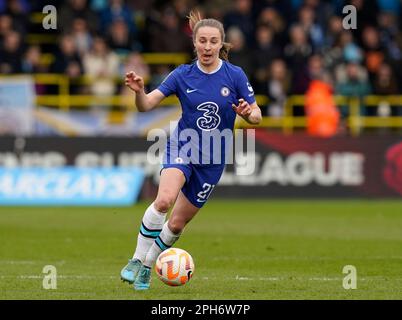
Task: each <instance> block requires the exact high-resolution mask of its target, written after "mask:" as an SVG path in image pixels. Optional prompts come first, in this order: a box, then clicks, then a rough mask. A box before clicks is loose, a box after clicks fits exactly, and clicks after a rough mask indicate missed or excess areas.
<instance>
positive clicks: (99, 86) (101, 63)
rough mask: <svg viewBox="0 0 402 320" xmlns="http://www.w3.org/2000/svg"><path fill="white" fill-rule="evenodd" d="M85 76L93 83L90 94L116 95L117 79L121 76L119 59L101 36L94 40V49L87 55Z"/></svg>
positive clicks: (85, 58) (85, 57)
mask: <svg viewBox="0 0 402 320" xmlns="http://www.w3.org/2000/svg"><path fill="white" fill-rule="evenodd" d="M83 62H84V63H83V64H84V71H85V74H86V75H88V76H90V77H91V78H92V80H95V79H96V81H93V83H92V85H91V86H90V92H91V94H94V95H100V96H108V95H114V94H115V91H116V86H115V77H116V76H118V74H119V58H118V56H117V55H116V53H114V52H112V51H110V49H109V47H108V46H107V44H106V41H105V40H104V39H103V38H102V37H99V36H96V37H95V38H94V41H93V44H92V49H91V50H90V52H88V53H87V54H85V56H84V60H83Z"/></svg>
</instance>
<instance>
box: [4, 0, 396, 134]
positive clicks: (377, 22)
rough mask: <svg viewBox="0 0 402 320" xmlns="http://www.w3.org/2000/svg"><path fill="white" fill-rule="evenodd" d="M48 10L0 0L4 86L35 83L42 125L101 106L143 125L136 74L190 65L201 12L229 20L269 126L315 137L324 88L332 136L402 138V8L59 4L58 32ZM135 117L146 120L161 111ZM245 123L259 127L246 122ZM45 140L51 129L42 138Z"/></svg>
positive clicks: (151, 79)
mask: <svg viewBox="0 0 402 320" xmlns="http://www.w3.org/2000/svg"><path fill="white" fill-rule="evenodd" d="M46 2H47V1H35V3H32V2H30V1H26V0H1V1H0V43H1V45H0V71H1V78H2V79H4V78H5V77H7V78H8V79H13V78H18V77H21V76H26V75H29V76H31V77H32V79H33V81H34V83H35V91H36V92H35V95H36V98H35V99H36V101H35V116H36V119H35V120H36V121H37V122H38V123H39V126H38V127H37V128H40V127H41V125H40V124H41V123H42V124H43V121H45V122H46V119H48V117H49V116H50V114H54V113H57V112H62V113H63V117H70V118H71V119H70V121H72V123H74V121H75V119H76V118H77V115H78V117H80V119H82V118H83V113H85V114H86V116H88V115H89V116H90V115H94V114H95V113H96V112H97V110H98V111H99V110H102V111H103V112H106V114H107V117H108V121H110V122H111V123H115V124H117V125H118V124H119V123H122V122H124V119H126V118H127V117H133V114H135V106H134V102H133V98H132V95H131V93H129V92H128V91H127V90H126V89H125V88H124V86H123V84H122V79H123V75H124V73H125V72H126V71H127V70H130V69H135V70H138V72H139V73H140V74H142V75H143V76H144V77H145V79H146V84H147V89H148V90H152V89H153V88H155V87H156V86H157V85H158V84H159V83H160V82H161V80H162V79H163V78H164V77H165V76H166V75H167V74H169V72H170V71H171V70H172V69H173V68H174V67H176V66H177V65H179V64H182V63H190V62H191V61H192V59H193V53H192V45H191V34H190V30H189V28H188V26H187V23H186V15H187V14H188V12H189V11H190V9H191V8H194V7H198V8H199V9H200V10H201V11H202V12H203V13H204V15H205V16H208V17H214V18H218V19H220V20H221V21H223V22H224V25H225V28H226V32H227V38H228V41H230V42H231V43H232V44H233V48H232V51H231V54H230V56H229V59H230V60H231V61H232V62H233V63H234V64H237V65H240V66H242V67H243V69H244V70H245V72H246V73H247V75H248V77H249V78H250V79H251V82H252V83H253V86H254V89H255V92H256V95H257V102H258V104H259V105H260V107H261V108H262V111H263V115H264V119H263V122H262V126H264V127H268V128H271V129H272V130H274V129H275V128H277V129H280V130H282V131H283V132H286V133H291V132H294V131H296V130H307V129H306V127H308V123H309V122H310V123H311V119H308V117H309V114H310V113H309V112H306V108H307V106H306V103H305V102H306V96H305V94H306V93H307V92H311V90H312V86H314V85H315V87H317V83H319V82H321V83H322V84H325V85H327V86H328V88H330V90H329V91H328V92H329V99H330V100H331V99H333V101H335V103H336V111H337V112H339V118H340V119H339V121H337V122H336V128H335V130H333V131H331V132H332V133H331V134H330V135H329V136H332V135H342V134H353V135H358V134H359V133H360V132H362V131H372V130H377V131H378V130H386V131H388V132H396V133H400V132H401V130H402V96H401V95H400V93H401V90H402V88H401V85H402V33H401V31H400V30H401V19H400V2H399V1H396V0H395V1H392V0H388V1H387V0H378V1H364V0H352V1H342V0H327V1H319V0H304V1H303V0H282V1H275V0H265V1H263V0H261V1H252V0H236V1H225V0H220V1H212V0H199V1H195V0H172V1H156V0H154V1H146V0H142V1H137V0H135V1H134V0H126V1H124V0H68V1H54V2H53V5H54V6H55V7H56V8H57V21H58V24H57V29H56V30H45V29H44V28H43V27H42V21H43V18H44V17H45V16H46V14H45V13H42V9H43V7H44V6H45V5H47V3H46ZM348 4H351V5H353V6H355V7H356V9H357V24H358V28H357V29H355V30H353V29H352V30H347V29H344V28H343V25H342V22H343V18H344V14H343V13H342V8H343V7H344V6H345V5H348ZM321 87H322V86H321ZM164 105H166V108H170V111H171V112H166V117H167V118H166V119H171V117H172V116H173V115H176V114H177V110H176V109H177V100H176V99H168V100H166V101H165V103H164ZM94 112H95V113H94ZM44 114H46V115H47V116H44ZM39 115H41V116H39ZM134 117H135V118H136V119H139V122H140V123H141V122H142V119H147V118H149V117H154V114H147V115H134ZM138 117H140V118H138ZM84 118H85V117H84ZM87 118H88V119H89V117H87ZM63 119H64V118H63ZM61 121H65V120H61ZM80 121H81V120H80ZM88 121H89V123H90V122H91V121H90V120H88ZM144 121H145V120H144ZM157 121H158V123H160V119H158V120H157ZM56 122H57V123H58V124H59V125H58V126H56V127H55V125H54V123H55V122H54V121H50V122H49V121H47V122H46V126H51V127H53V129H55V130H53V131H52V132H53V134H59V135H71V134H72V133H71V132H72V131H71V130H67V131H60V130H58V128H60V127H63V126H60V123H59V121H56ZM72 125H73V126H74V124H72ZM89 126H90V125H89ZM238 126H242V127H246V126H248V125H247V124H246V123H245V122H244V121H239V122H238ZM151 127H152V126H150V127H149V126H147V127H146V128H151ZM143 129H144V130H145V128H143ZM144 130H139V132H142V133H144ZM40 132H47V133H49V132H50V131H46V130H39V129H38V130H36V131H35V132H34V133H33V134H40ZM74 132H75V131H74ZM307 132H310V133H311V134H312V135H314V132H317V131H315V130H312V131H311V130H307ZM77 134H79V133H77ZM94 134H95V132H94ZM318 135H319V134H318ZM327 135H328V134H327ZM327 135H325V136H327Z"/></svg>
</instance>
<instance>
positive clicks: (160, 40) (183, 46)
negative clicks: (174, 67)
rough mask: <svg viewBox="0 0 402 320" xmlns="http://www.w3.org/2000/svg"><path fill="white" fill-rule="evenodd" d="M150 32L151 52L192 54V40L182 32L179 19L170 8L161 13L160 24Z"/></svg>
mask: <svg viewBox="0 0 402 320" xmlns="http://www.w3.org/2000/svg"><path fill="white" fill-rule="evenodd" d="M150 32H151V36H150V39H151V40H150V49H151V51H155V52H187V53H190V52H192V44H191V41H192V40H191V38H190V37H189V36H188V35H186V34H185V33H184V32H183V29H182V26H181V25H180V20H179V17H178V16H177V15H176V13H175V12H174V10H173V9H172V8H170V7H168V8H166V9H165V10H164V11H163V13H162V16H161V18H160V22H159V23H158V24H155V25H154V26H153V28H152V30H150ZM173 39H174V40H173Z"/></svg>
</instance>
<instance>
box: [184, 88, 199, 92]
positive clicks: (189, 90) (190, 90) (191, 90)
mask: <svg viewBox="0 0 402 320" xmlns="http://www.w3.org/2000/svg"><path fill="white" fill-rule="evenodd" d="M197 90H198V89H187V90H186V92H187V93H191V92H194V91H197Z"/></svg>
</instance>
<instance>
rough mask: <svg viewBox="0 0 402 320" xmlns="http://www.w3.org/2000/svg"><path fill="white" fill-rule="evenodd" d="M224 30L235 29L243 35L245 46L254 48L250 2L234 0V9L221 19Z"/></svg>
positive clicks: (249, 0) (248, 0) (247, 0)
mask: <svg viewBox="0 0 402 320" xmlns="http://www.w3.org/2000/svg"><path fill="white" fill-rule="evenodd" d="M223 24H224V26H225V30H229V28H230V27H237V28H239V29H240V30H241V32H242V33H243V34H244V37H245V39H246V41H247V45H248V46H250V47H253V46H254V19H253V16H252V2H251V0H235V4H234V9H233V10H232V11H229V12H228V13H227V14H225V16H224V18H223Z"/></svg>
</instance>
